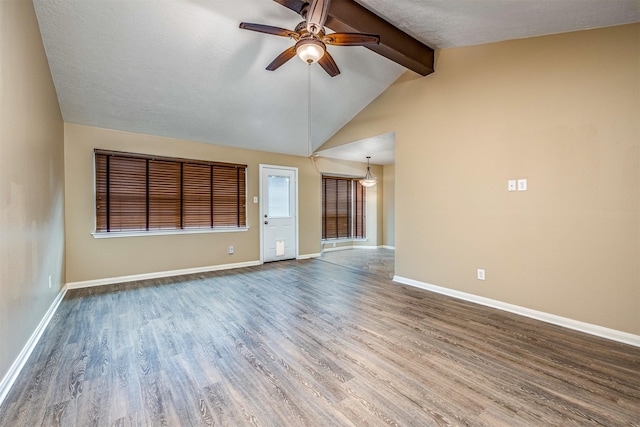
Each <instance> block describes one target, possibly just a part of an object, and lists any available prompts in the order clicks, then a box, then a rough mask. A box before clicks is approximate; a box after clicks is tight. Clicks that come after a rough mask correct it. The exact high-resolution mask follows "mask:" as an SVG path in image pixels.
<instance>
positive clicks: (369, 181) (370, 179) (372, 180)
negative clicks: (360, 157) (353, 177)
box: [358, 156, 378, 187]
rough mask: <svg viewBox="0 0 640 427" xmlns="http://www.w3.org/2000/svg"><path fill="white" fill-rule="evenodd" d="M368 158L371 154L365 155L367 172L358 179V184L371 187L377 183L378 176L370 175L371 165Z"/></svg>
mask: <svg viewBox="0 0 640 427" xmlns="http://www.w3.org/2000/svg"><path fill="white" fill-rule="evenodd" d="M370 158H371V156H367V174H366V175H365V176H364V178H362V179H360V180H359V181H358V182H360V185H362V186H363V187H373V186H374V185H376V184H377V183H378V178H376V177H375V176H373V175H371V167H370V166H369V159H370Z"/></svg>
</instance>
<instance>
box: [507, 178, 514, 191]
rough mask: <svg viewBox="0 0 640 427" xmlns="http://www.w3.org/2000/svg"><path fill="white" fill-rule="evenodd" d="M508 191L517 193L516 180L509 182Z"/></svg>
mask: <svg viewBox="0 0 640 427" xmlns="http://www.w3.org/2000/svg"><path fill="white" fill-rule="evenodd" d="M507 191H516V180H515V179H510V180H509V181H507Z"/></svg>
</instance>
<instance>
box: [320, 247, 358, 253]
mask: <svg viewBox="0 0 640 427" xmlns="http://www.w3.org/2000/svg"><path fill="white" fill-rule="evenodd" d="M347 249H353V246H336V247H335V248H324V249H322V252H321V253H324V252H335V251H346V250H347Z"/></svg>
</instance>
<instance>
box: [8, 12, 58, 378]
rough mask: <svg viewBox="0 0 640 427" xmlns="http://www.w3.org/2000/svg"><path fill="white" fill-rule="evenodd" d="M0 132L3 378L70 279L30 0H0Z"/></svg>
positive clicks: (49, 87) (48, 99)
mask: <svg viewBox="0 0 640 427" xmlns="http://www.w3.org/2000/svg"><path fill="white" fill-rule="evenodd" d="M0 130H1V132H0V379H1V378H3V377H4V376H5V374H6V373H7V372H8V370H9V367H10V366H11V364H12V363H13V361H14V360H15V359H16V358H17V356H18V354H19V353H20V351H21V350H22V348H23V347H24V346H25V344H26V343H27V341H28V339H29V337H30V336H31V334H32V333H33V331H34V330H35V329H36V327H37V326H38V323H39V322H40V320H42V318H43V316H44V315H45V313H46V312H47V309H48V308H49V307H50V306H51V303H52V302H53V300H54V299H55V297H56V295H57V294H58V292H59V291H60V288H61V284H62V283H64V269H63V266H64V259H63V256H64V223H63V197H64V194H63V190H64V182H63V177H64V175H63V166H64V165H63V141H64V140H63V125H62V117H61V115H60V109H59V107H58V99H57V97H56V93H55V90H54V86H53V82H52V79H51V74H50V72H49V65H48V63H47V58H46V55H45V52H44V48H43V46H42V39H41V37H40V29H39V28H38V23H37V20H36V15H35V12H34V10H33V3H32V2H31V1H23V0H19V1H8V0H3V1H0ZM49 275H51V288H49Z"/></svg>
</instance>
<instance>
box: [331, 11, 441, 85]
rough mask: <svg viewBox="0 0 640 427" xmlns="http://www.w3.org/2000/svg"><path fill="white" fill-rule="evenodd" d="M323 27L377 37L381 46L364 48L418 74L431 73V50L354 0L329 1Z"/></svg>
mask: <svg viewBox="0 0 640 427" xmlns="http://www.w3.org/2000/svg"><path fill="white" fill-rule="evenodd" d="M325 26H327V27H329V28H331V29H332V30H333V31H335V32H341V33H342V32H345V33H366V34H377V35H379V36H380V44H379V45H370V46H365V47H366V48H367V49H370V50H372V51H374V52H376V53H378V54H380V55H382V56H384V57H386V58H389V59H390V60H392V61H394V62H397V63H398V64H400V65H402V66H404V67H406V68H408V69H410V70H413V71H415V72H416V73H418V74H420V75H423V76H426V75H429V74H431V73H433V72H434V67H433V49H431V48H430V47H429V46H427V45H425V44H424V43H422V42H420V41H418V40H416V39H415V38H413V37H411V36H410V35H408V34H407V33H405V32H404V31H401V30H399V29H398V28H396V27H395V26H393V25H392V24H390V23H389V22H387V21H386V20H384V19H383V18H381V17H379V16H378V15H376V14H375V13H373V12H371V11H370V10H369V9H366V8H365V7H363V6H361V5H360V4H358V3H356V2H355V1H353V0H332V1H331V7H330V8H329V16H328V17H327V21H326V23H325Z"/></svg>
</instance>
